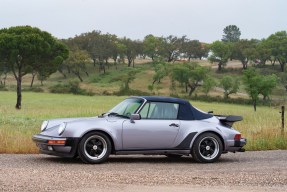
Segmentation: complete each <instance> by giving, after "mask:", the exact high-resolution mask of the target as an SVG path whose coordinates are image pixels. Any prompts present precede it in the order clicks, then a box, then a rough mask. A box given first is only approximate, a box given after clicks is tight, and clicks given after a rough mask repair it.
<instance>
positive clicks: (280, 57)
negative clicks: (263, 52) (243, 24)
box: [267, 31, 287, 72]
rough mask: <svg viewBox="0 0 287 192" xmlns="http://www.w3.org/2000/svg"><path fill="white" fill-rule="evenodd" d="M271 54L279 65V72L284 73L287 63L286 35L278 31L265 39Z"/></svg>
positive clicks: (284, 32)
mask: <svg viewBox="0 0 287 192" xmlns="http://www.w3.org/2000/svg"><path fill="white" fill-rule="evenodd" d="M267 41H269V46H270V49H271V52H272V56H273V57H274V59H275V60H277V61H278V62H279V64H280V68H281V71H282V72H284V69H285V65H286V63H287V33H286V31H279V32H277V33H275V34H272V35H270V36H269V37H268V38H267Z"/></svg>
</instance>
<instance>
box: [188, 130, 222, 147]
mask: <svg viewBox="0 0 287 192" xmlns="http://www.w3.org/2000/svg"><path fill="white" fill-rule="evenodd" d="M205 133H213V134H215V135H216V136H218V137H219V139H220V141H221V142H222V148H223V149H222V150H223V151H224V150H225V142H224V139H223V137H222V135H221V134H219V133H218V132H216V131H210V130H209V131H204V132H201V133H199V134H197V135H196V136H195V137H194V138H193V141H192V143H191V146H190V148H192V146H193V143H194V142H195V140H196V139H197V138H198V137H199V136H200V135H202V134H205Z"/></svg>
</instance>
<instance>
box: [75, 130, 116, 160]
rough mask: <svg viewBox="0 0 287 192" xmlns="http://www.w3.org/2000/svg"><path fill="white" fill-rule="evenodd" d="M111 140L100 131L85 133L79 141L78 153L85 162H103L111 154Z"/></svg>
mask: <svg viewBox="0 0 287 192" xmlns="http://www.w3.org/2000/svg"><path fill="white" fill-rule="evenodd" d="M111 149H112V145H111V141H110V139H109V138H108V137H107V136H106V135H105V134H103V133H101V132H91V133H88V134H86V135H85V136H84V137H83V138H82V139H81V141H80V143H79V147H78V155H79V157H80V159H81V160H82V161H83V162H85V163H90V164H97V163H102V162H104V161H105V160H106V159H107V158H108V157H109V155H110V154H111Z"/></svg>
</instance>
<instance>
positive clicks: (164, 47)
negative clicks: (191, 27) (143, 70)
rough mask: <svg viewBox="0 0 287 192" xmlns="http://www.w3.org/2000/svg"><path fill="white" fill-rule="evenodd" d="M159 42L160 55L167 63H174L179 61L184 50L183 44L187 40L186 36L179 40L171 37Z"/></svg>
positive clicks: (161, 39) (163, 38)
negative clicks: (181, 51) (179, 56)
mask: <svg viewBox="0 0 287 192" xmlns="http://www.w3.org/2000/svg"><path fill="white" fill-rule="evenodd" d="M159 40H160V46H159V48H158V49H159V50H158V53H159V55H160V56H161V57H162V58H164V59H166V61H167V62H172V61H173V62H174V61H175V60H176V59H177V57H178V55H179V53H180V50H181V49H182V46H183V43H184V42H185V40H186V36H182V37H181V38H178V37H176V36H173V35H170V36H168V37H162V38H160V39H159Z"/></svg>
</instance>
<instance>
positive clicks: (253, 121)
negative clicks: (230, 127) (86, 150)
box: [0, 92, 287, 153]
mask: <svg viewBox="0 0 287 192" xmlns="http://www.w3.org/2000/svg"><path fill="white" fill-rule="evenodd" d="M124 98H125V96H121V97H118V96H92V97H89V96H79V95H70V94H49V93H31V92H24V93H23V105H22V109H21V110H16V109H15V108H14V106H15V102H16V93H14V92H0V153H37V152H38V151H37V148H36V147H35V144H34V143H33V142H32V140H31V137H32V135H33V134H36V133H39V127H40V125H41V122H42V121H43V120H46V119H53V118H60V117H88V116H96V115H99V114H101V113H103V112H106V111H108V110H109V109H110V108H112V107H113V106H114V105H115V104H117V103H119V102H120V101H121V100H123V99H124ZM192 104H193V105H194V106H196V107H198V108H200V109H202V110H204V111H210V110H213V111H214V113H215V114H225V115H229V114H230V115H231V114H233V115H241V116H243V118H244V120H243V121H241V122H238V123H235V124H234V126H235V128H236V129H237V130H239V131H240V132H241V133H242V135H243V136H244V137H246V138H247V139H248V144H247V146H246V149H247V150H272V149H287V139H286V138H284V137H282V135H281V134H280V126H281V114H280V113H279V111H280V109H279V108H272V107H258V110H257V112H254V111H253V108H252V106H247V105H235V104H222V103H220V104H219V103H204V102H192ZM285 132H286V131H285Z"/></svg>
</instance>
